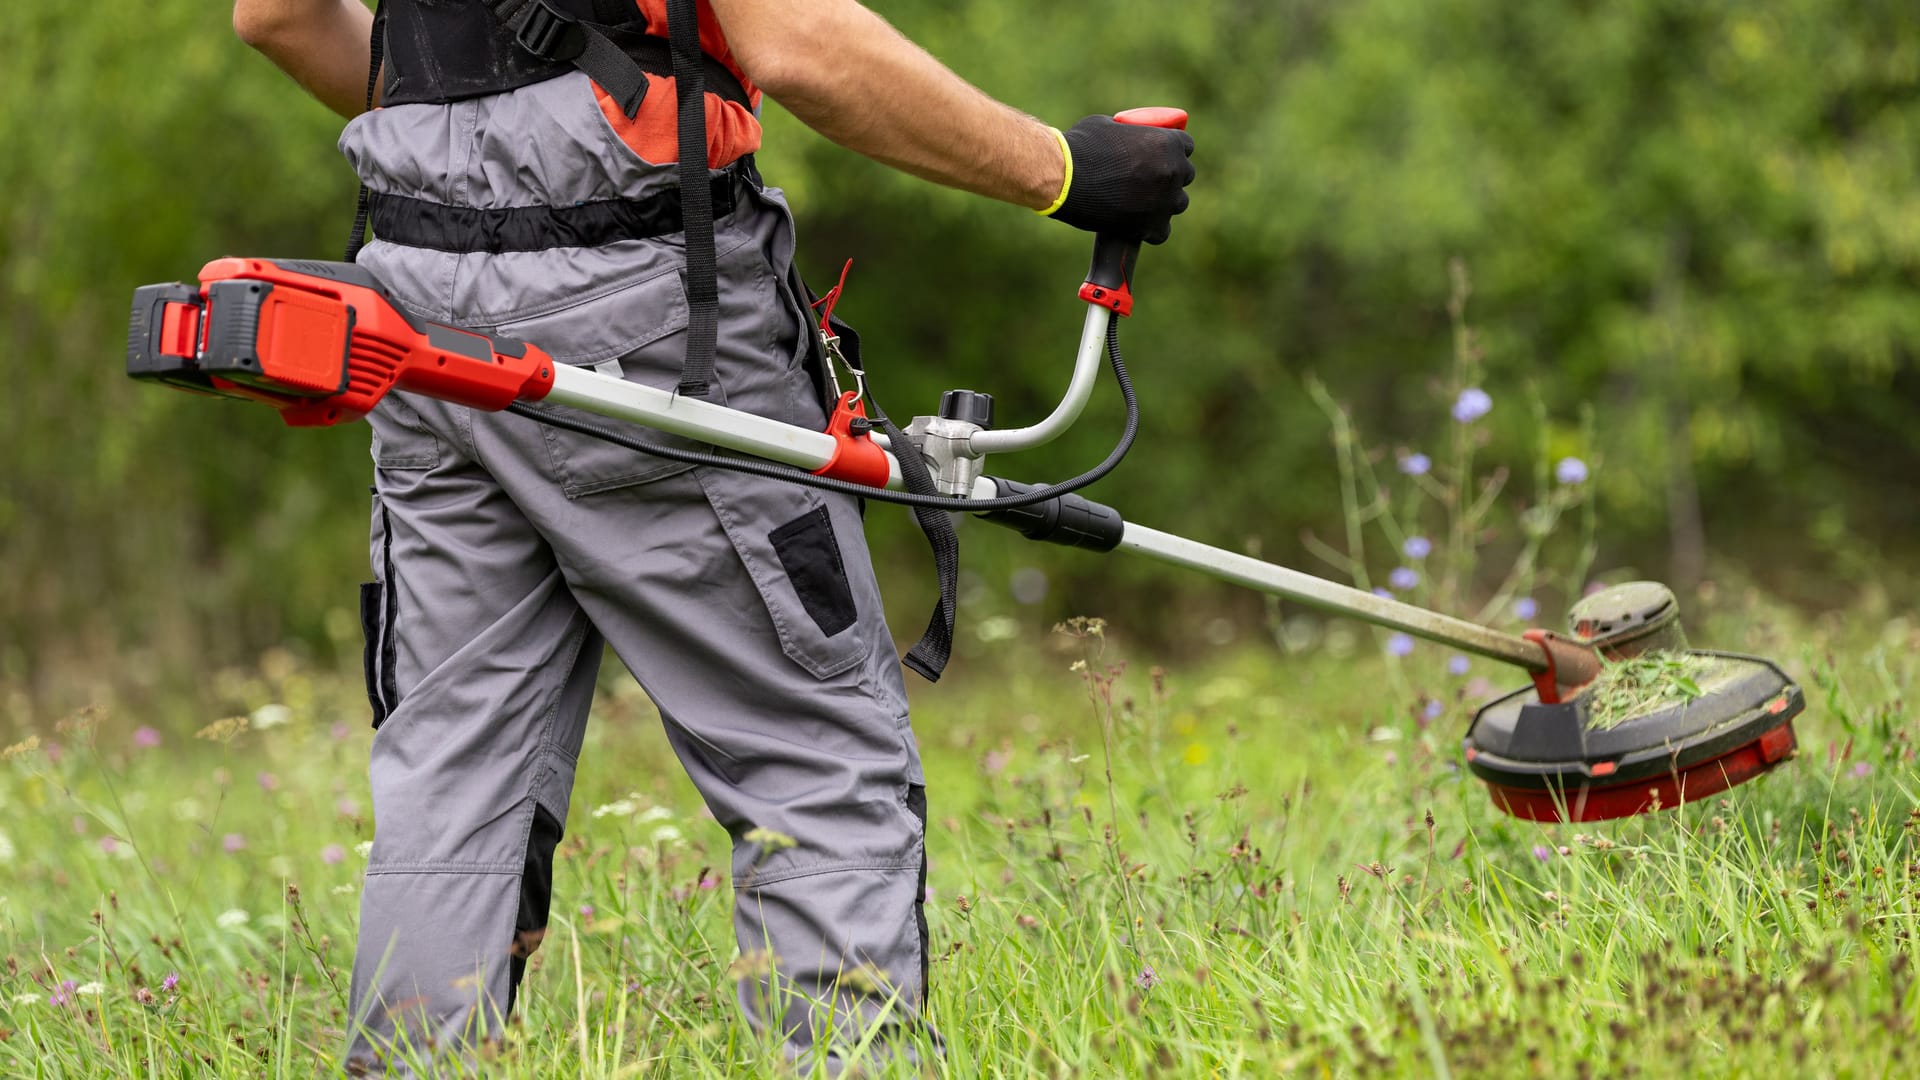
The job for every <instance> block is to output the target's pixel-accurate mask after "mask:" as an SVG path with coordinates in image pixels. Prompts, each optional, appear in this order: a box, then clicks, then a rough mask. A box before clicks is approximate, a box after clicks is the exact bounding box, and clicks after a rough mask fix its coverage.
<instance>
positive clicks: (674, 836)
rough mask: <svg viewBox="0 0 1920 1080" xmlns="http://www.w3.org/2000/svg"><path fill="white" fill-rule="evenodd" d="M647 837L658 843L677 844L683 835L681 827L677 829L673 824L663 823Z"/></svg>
mask: <svg viewBox="0 0 1920 1080" xmlns="http://www.w3.org/2000/svg"><path fill="white" fill-rule="evenodd" d="M647 839H649V840H651V841H652V842H653V843H656V844H677V843H679V842H680V840H681V835H680V830H679V829H676V828H674V827H673V826H671V825H662V826H660V827H659V828H657V829H655V830H653V835H651V836H649V837H648V838H647Z"/></svg>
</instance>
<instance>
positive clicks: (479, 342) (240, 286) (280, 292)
mask: <svg viewBox="0 0 1920 1080" xmlns="http://www.w3.org/2000/svg"><path fill="white" fill-rule="evenodd" d="M553 371H554V365H553V358H552V357H551V356H550V355H548V354H547V353H546V352H545V351H544V350H542V349H540V348H539V347H538V346H535V345H530V344H528V343H526V342H524V341H518V340H515V339H512V338H501V337H492V336H489V335H486V334H476V333H474V332H472V331H469V330H462V329H460V328H459V327H455V326H448V325H445V324H442V323H434V322H427V321H425V320H422V319H416V318H414V317H413V316H411V315H409V314H408V313H407V312H405V311H403V310H402V309H401V308H400V306H399V305H398V304H396V303H394V301H393V298H392V297H391V296H390V295H389V294H388V293H387V290H386V287H385V286H383V285H381V284H380V282H379V280H378V279H376V278H375V277H374V276H373V275H372V274H370V273H368V272H367V271H366V270H364V269H362V268H360V267H358V266H355V265H354V264H352V263H336V262H318V261H310V260H290V261H279V260H274V259H234V258H228V259H215V260H213V261H212V262H210V263H208V264H207V265H206V266H204V267H202V268H201V270H200V286H199V288H197V289H196V288H194V287H192V286H189V285H182V284H178V283H171V284H165V285H147V286H144V287H142V288H140V289H136V290H135V291H134V294H133V315H132V320H131V323H130V326H129V329H128V332H127V374H128V375H131V376H133V377H134V378H136V379H150V380H154V381H158V382H164V383H167V384H168V385H171V386H176V387H179V388H181V389H184V390H192V391H196V392H200V393H208V394H215V395H219V396H222V397H235V398H245V399H248V400H252V401H260V402H264V403H266V404H268V405H272V406H273V407H274V408H276V409H278V410H279V411H280V417H281V419H283V420H285V421H286V422H287V423H288V424H290V425H292V426H295V427H323V426H327V425H331V424H339V423H344V422H347V421H351V420H358V419H360V418H361V417H363V416H365V415H366V414H367V413H368V412H370V411H372V409H373V407H374V406H375V405H377V404H379V402H380V399H381V398H382V397H385V396H386V394H387V391H389V390H393V389H395V388H398V389H402V390H411V391H415V392H418V393H421V394H425V395H428V396H430V397H435V398H440V399H442V400H446V401H451V402H454V403H456V404H460V405H468V406H471V407H473V408H476V409H487V410H499V409H504V408H506V407H507V406H508V405H511V404H512V403H514V402H515V401H537V400H539V399H540V398H543V397H545V396H546V395H547V392H548V391H549V390H551V389H552V388H553Z"/></svg>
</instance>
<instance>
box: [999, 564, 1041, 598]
mask: <svg viewBox="0 0 1920 1080" xmlns="http://www.w3.org/2000/svg"><path fill="white" fill-rule="evenodd" d="M1007 586H1008V589H1009V591H1011V592H1012V593H1013V599H1014V601H1015V602H1016V603H1021V604H1037V603H1039V602H1040V601H1042V600H1045V599H1046V598H1047V575H1046V571H1044V570H1041V569H1039V568H1037V567H1032V566H1023V567H1021V568H1020V569H1018V570H1015V571H1014V572H1013V577H1012V578H1010V579H1009V580H1008V582H1007Z"/></svg>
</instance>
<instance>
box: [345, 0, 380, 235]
mask: <svg viewBox="0 0 1920 1080" xmlns="http://www.w3.org/2000/svg"><path fill="white" fill-rule="evenodd" d="M386 51H387V2H386V0H380V3H379V4H377V5H376V6H375V7H374V9H373V31H372V33H371V34H370V35H369V36H368V38H367V111H368V112H372V111H373V93H374V91H375V90H377V89H379V86H380V62H381V60H382V59H383V58H384V56H385V55H386ZM367 209H368V204H367V185H365V184H361V185H360V194H359V196H358V197H357V199H356V201H355V204H354V208H353V229H352V230H351V231H349V232H348V233H347V254H346V257H345V259H344V261H346V262H352V261H354V259H356V258H358V257H359V255H360V249H361V248H363V247H366V246H367Z"/></svg>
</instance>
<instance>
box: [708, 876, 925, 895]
mask: <svg viewBox="0 0 1920 1080" xmlns="http://www.w3.org/2000/svg"><path fill="white" fill-rule="evenodd" d="M719 887H720V879H719V878H710V877H702V878H701V879H700V888H701V890H702V891H707V890H712V889H717V888H719ZM927 896H928V898H929V899H931V898H932V896H933V890H932V889H928V890H927Z"/></svg>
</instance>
